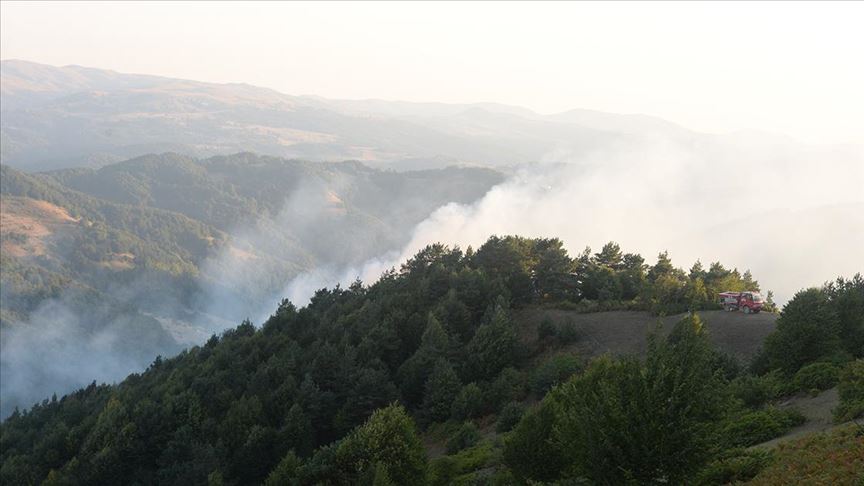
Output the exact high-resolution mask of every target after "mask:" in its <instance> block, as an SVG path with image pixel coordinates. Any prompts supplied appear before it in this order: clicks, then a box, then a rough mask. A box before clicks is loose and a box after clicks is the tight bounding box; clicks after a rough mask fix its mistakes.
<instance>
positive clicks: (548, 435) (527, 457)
mask: <svg viewBox="0 0 864 486" xmlns="http://www.w3.org/2000/svg"><path fill="white" fill-rule="evenodd" d="M554 407H555V405H554V404H553V403H552V400H551V399H550V398H549V397H547V398H546V399H544V400H543V402H541V403H540V405H538V406H537V407H535V408H533V409H531V410H529V411H528V412H527V413H526V414H525V415H524V416H523V417H522V420H520V421H519V423H518V424H517V425H516V428H514V429H513V432H512V433H511V434H510V435H509V436H508V437H507V439H506V440H505V442H504V451H503V455H504V463H505V464H507V466H508V467H509V468H510V470H511V471H513V474H514V475H515V476H516V477H517V479H519V480H520V482H523V483H524V482H526V480H528V479H533V480H535V481H552V480H554V479H555V478H557V477H558V476H559V475H560V474H561V471H562V470H564V468H565V467H566V466H567V464H568V463H569V461H568V458H567V457H566V456H564V454H562V452H561V451H560V449H558V448H557V447H554V445H553V444H552V442H551V439H552V435H553V429H554V426H555V410H554Z"/></svg>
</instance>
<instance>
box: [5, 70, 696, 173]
mask: <svg viewBox="0 0 864 486" xmlns="http://www.w3.org/2000/svg"><path fill="white" fill-rule="evenodd" d="M2 86H3V87H2V95H3V107H2V114H3V117H2V118H3V121H2V137H3V152H2V156H3V160H4V163H6V164H9V165H12V166H15V167H17V168H20V169H24V170H46V169H56V168H68V167H74V166H81V165H87V166H98V165H102V164H105V163H108V162H112V161H119V160H123V159H128V158H132V157H135V156H139V155H144V154H148V153H159V152H165V151H172V152H178V153H183V154H187V155H194V156H210V155H217V154H229V153H236V152H242V151H253V152H256V153H260V154H266V155H274V156H281V157H289V158H304V159H311V160H348V159H356V160H364V161H368V162H369V163H374V164H380V165H385V166H391V167H394V168H397V169H402V168H412V167H413V168H425V167H434V166H439V167H440V166H444V165H451V164H454V163H459V164H478V165H487V166H488V165H492V166H506V165H514V164H521V163H525V162H531V161H539V160H542V159H544V157H547V156H548V154H549V153H550V152H552V151H557V152H560V153H570V154H573V155H579V154H585V153H588V152H590V151H591V150H596V149H600V148H602V147H605V146H608V145H609V144H610V143H613V142H616V141H618V142H623V141H626V140H628V139H629V138H631V137H633V136H635V135H646V134H658V133H659V134H664V135H667V136H685V135H686V136H695V134H693V133H691V132H688V131H687V130H684V129H682V128H681V127H678V126H676V125H674V124H672V123H668V122H665V121H663V120H659V119H656V118H652V117H647V116H641V115H632V116H630V115H612V114H605V113H599V112H592V111H588V110H574V111H569V112H565V113H560V114H557V115H551V116H542V115H539V114H537V113H534V112H532V111H530V110H527V109H524V108H518V107H511V106H505V105H497V104H493V103H478V104H473V105H449V104H441V103H403V102H389V101H377V100H366V101H342V100H327V99H323V98H319V97H314V96H290V95H286V94H282V93H279V92H276V91H273V90H270V89H266V88H259V87H255V86H249V85H245V84H212V83H203V82H197V81H187V80H179V79H170V78H162V77H158V76H144V75H133V74H121V73H116V72H113V71H106V70H100V69H93V68H85V67H80V66H65V67H53V66H47V65H43V64H36V63H31V62H26V61H15V60H6V61H3V64H2Z"/></svg>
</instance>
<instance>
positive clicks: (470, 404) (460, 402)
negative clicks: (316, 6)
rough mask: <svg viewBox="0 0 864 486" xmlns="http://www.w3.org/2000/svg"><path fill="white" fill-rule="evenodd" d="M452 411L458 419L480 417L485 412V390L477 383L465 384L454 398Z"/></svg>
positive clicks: (452, 414) (453, 415)
mask: <svg viewBox="0 0 864 486" xmlns="http://www.w3.org/2000/svg"><path fill="white" fill-rule="evenodd" d="M451 411H452V412H451V416H452V417H453V418H454V419H456V420H465V419H470V418H474V417H478V416H479V415H480V414H481V413H482V412H483V392H482V391H480V387H479V386H477V384H476V383H468V384H467V385H465V386H463V387H462V390H460V391H459V394H458V395H456V399H455V400H453V406H452V407H451Z"/></svg>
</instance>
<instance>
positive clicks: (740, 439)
mask: <svg viewBox="0 0 864 486" xmlns="http://www.w3.org/2000/svg"><path fill="white" fill-rule="evenodd" d="M805 420H806V419H805V417H804V416H803V415H801V412H799V411H797V410H795V409H783V410H781V409H777V408H767V409H765V410H758V411H755V412H747V413H744V414H743V415H739V416H738V417H736V418H734V419H732V420H730V421H729V422H727V423H726V425H725V426H724V427H723V431H722V436H723V441H724V443H725V444H726V446H727V447H749V446H752V445H756V444H760V443H762V442H766V441H769V440H771V439H774V438H776V437H779V436H781V435H783V434H785V433H786V432H787V431H788V430H789V429H791V428H792V427H794V426H796V425H800V424H802V423H804V422H805Z"/></svg>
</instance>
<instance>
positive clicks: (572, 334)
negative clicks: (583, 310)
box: [558, 319, 579, 344]
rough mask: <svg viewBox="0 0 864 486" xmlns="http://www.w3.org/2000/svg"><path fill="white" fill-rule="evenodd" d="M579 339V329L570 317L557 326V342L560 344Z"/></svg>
mask: <svg viewBox="0 0 864 486" xmlns="http://www.w3.org/2000/svg"><path fill="white" fill-rule="evenodd" d="M578 340H579V330H578V329H577V328H576V323H575V322H573V321H572V320H570V319H567V320H566V321H564V322H562V323H561V324H560V325H559V326H558V342H559V343H561V344H571V343H575V342H576V341H578Z"/></svg>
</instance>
